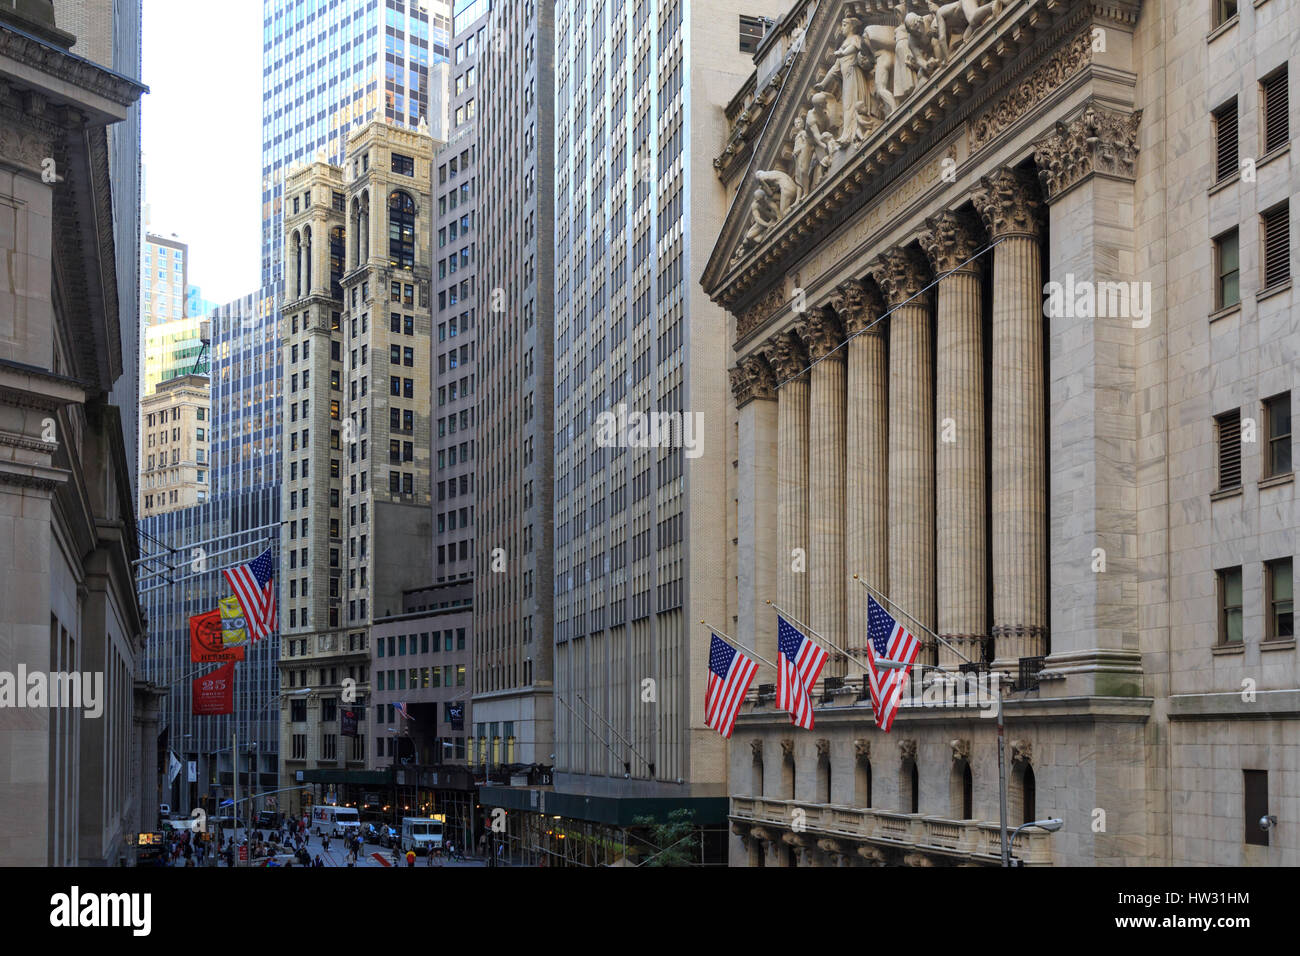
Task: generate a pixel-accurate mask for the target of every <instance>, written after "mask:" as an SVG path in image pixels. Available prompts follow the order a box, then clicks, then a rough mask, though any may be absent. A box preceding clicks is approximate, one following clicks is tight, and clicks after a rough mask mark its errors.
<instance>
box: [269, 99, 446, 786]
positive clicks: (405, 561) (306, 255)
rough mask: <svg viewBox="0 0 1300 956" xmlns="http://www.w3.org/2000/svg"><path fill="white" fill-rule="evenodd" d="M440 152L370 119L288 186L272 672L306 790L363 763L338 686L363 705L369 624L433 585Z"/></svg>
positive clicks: (289, 755) (421, 136)
mask: <svg viewBox="0 0 1300 956" xmlns="http://www.w3.org/2000/svg"><path fill="white" fill-rule="evenodd" d="M436 145H437V144H436V143H435V142H434V140H432V139H431V138H430V137H429V136H428V134H427V133H426V132H425V131H424V130H419V131H410V130H406V129H403V128H401V127H399V126H394V125H390V124H387V123H384V122H379V121H376V122H373V123H370V124H368V125H366V126H364V127H362V128H361V129H360V130H359V131H357V132H356V133H355V134H354V135H353V136H352V137H350V138H349V140H348V146H347V152H346V155H345V157H344V162H343V164H342V165H341V166H339V165H334V164H331V163H328V162H325V161H322V160H317V161H315V162H313V163H311V164H309V165H306V166H303V167H300V168H298V169H295V170H293V171H292V172H291V174H290V175H289V177H288V178H287V180H286V186H287V189H288V192H287V195H286V218H285V247H286V250H287V253H288V255H287V258H286V262H287V263H288V267H289V268H288V273H287V282H286V287H287V289H286V297H285V302H284V305H283V306H282V309H281V314H282V316H283V318H282V319H281V322H282V323H283V330H282V331H283V342H284V344H283V353H284V355H283V357H284V371H283V373H282V374H283V379H282V382H283V395H284V400H285V402H286V403H287V405H286V408H287V413H286V415H285V416H284V429H285V431H284V437H283V440H282V449H281V454H282V455H283V461H284V468H283V472H282V473H283V475H284V483H283V490H282V492H281V501H282V504H283V509H284V514H285V517H286V518H287V521H286V524H285V527H284V528H283V530H282V533H281V553H282V555H283V556H284V558H287V560H285V559H284V558H282V560H281V562H280V568H281V579H280V581H279V587H280V603H279V608H280V627H281V631H282V633H283V635H284V641H285V642H286V643H285V646H286V651H287V653H286V654H285V655H284V657H283V659H282V661H281V668H282V671H283V678H284V679H283V684H284V686H285V687H286V689H287V690H290V691H292V690H293V689H294V688H296V687H304V686H306V687H310V688H312V691H313V693H312V695H311V696H310V697H309V698H306V699H304V700H303V701H295V702H293V703H294V707H293V708H290V709H288V710H286V712H285V719H284V721H283V723H282V740H283V741H284V742H285V744H286V747H285V751H284V753H283V754H282V758H283V759H282V766H283V768H284V771H285V772H293V771H297V770H304V771H306V773H307V774H308V776H307V777H306V778H305V779H307V780H308V782H312V772H313V771H314V770H317V769H320V768H331V767H334V768H337V767H339V766H346V765H348V764H353V765H360V766H364V762H365V759H366V752H365V740H366V735H367V730H366V724H365V722H364V716H365V710H364V705H361V707H360V711H361V714H362V717H363V720H362V722H361V724H360V726H359V727H358V736H357V737H355V738H352V739H351V740H345V739H341V727H340V725H339V723H338V721H337V714H338V710H337V705H338V704H339V703H340V702H341V697H342V687H341V685H342V683H343V681H344V680H345V679H349V678H350V679H351V680H353V681H355V682H356V685H357V686H356V693H357V695H358V697H362V696H364V695H363V693H362V692H363V691H364V690H365V688H366V686H367V684H368V681H369V673H368V672H369V668H370V661H371V658H370V628H371V624H372V622H373V621H374V620H375V619H376V618H379V617H390V616H392V615H394V614H400V613H402V611H403V610H404V604H403V593H404V592H405V591H408V590H411V589H413V588H417V587H421V586H424V585H427V584H428V573H429V567H430V558H429V547H430V542H431V539H432V533H431V524H430V516H431V513H432V512H431V504H432V502H431V495H430V462H429V449H430V445H431V442H430V415H429V412H430V409H429V404H430V395H431V385H430V370H431V360H430V337H431V321H432V319H431V316H432V307H431V278H432V273H431V269H430V244H429V241H428V237H429V236H431V235H432V225H433V215H432V206H433V202H432V196H431V194H430V183H431V181H432V174H431V164H432V161H433V151H434V148H435V146H436ZM403 676H405V675H403ZM331 714H333V715H335V717H334V719H330V717H329V715H331Z"/></svg>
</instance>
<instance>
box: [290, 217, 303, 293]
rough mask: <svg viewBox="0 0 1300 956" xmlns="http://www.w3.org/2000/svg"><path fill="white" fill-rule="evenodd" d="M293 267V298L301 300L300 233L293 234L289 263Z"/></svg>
mask: <svg viewBox="0 0 1300 956" xmlns="http://www.w3.org/2000/svg"><path fill="white" fill-rule="evenodd" d="M289 264H290V265H291V266H293V296H294V298H295V299H300V298H302V233H300V232H295V233H294V234H293V256H292V258H291V260H290V262H289Z"/></svg>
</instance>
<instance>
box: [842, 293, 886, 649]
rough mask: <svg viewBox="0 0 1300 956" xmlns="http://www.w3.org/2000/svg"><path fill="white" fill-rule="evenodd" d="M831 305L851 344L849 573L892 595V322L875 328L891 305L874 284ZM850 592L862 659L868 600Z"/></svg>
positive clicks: (855, 644) (855, 589) (850, 623)
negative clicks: (888, 342) (888, 336)
mask: <svg viewBox="0 0 1300 956" xmlns="http://www.w3.org/2000/svg"><path fill="white" fill-rule="evenodd" d="M831 305H832V306H833V307H834V309H835V311H836V312H837V313H838V315H839V318H840V322H841V323H842V324H843V326H844V333H845V335H846V336H848V337H849V340H848V345H847V346H846V348H845V351H847V353H848V369H847V398H846V436H845V472H846V487H845V495H846V500H845V539H844V562H845V571H846V572H847V574H848V575H850V576H852V575H854V574H856V575H858V576H860V577H861V578H862V580H864V581H866V582H867V583H868V584H870V585H871V586H872V587H873V588H875V589H877V590H878V591H882V592H884V591H888V589H889V387H888V381H889V367H888V358H887V354H886V347H885V323H884V322H881V323H879V324H878V325H875V326H874V327H872V328H870V329H869V330H868V326H872V323H874V322H875V321H876V320H877V319H879V318H880V316H882V315H883V314H884V312H885V304H884V301H883V300H882V299H881V297H880V291H879V289H878V288H877V287H876V285H875V284H874V283H872V282H870V281H859V280H857V279H851V280H849V281H848V282H846V283H844V284H843V285H841V286H840V287H839V288H838V289H837V290H836V292H835V294H834V295H833V296H832V298H831ZM846 586H847V587H848V588H849V591H848V593H847V595H846V600H845V605H846V607H845V619H844V620H845V627H846V628H847V634H846V638H845V640H846V644H847V647H848V651H849V653H850V654H853V655H854V656H855V657H858V658H859V659H863V658H864V657H865V653H866V643H867V641H866V635H867V597H866V594H865V593H864V592H863V590H862V588H861V587H860V586H859V585H857V584H853V583H850V584H848V585H846ZM853 667H854V665H853V663H852V662H851V661H850V662H849V668H850V670H852V669H853Z"/></svg>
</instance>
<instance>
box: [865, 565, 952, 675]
mask: <svg viewBox="0 0 1300 956" xmlns="http://www.w3.org/2000/svg"><path fill="white" fill-rule="evenodd" d="M853 580H855V581H857V582H858V583H859V584H861V585H862V586H863V587H864V588H866V589H867V593H869V594H872V595H874V596H876V597H878V598H880V599H881V600H883V601H888V602H889V604H891V605H893V607H894V609H895V610H896V611H898V613H899V614H901V615H903V617H905V618H907V619H908V620H909V621H911V622H912V623H913V624H915V625H916V626H917V628H918V629H919V630H922V631H925V633H927V634H929V635H930V636H931V637H933V638H934V639H935V640H936V641H938V642H939V643H940V644H942V645H943V646H944V647H946V648H948V650H950V651H952V652H953V653H954V654H956V655H957V656H958V657H960V658H961V659H962V660H964V661H965V662H966V663H967V664H974V663H976V662H975V661H973V660H971V659H970V658H969V657H967V656H966V655H965V654H963V653H962V652H961V651H959V650H957V648H955V647H953V646H952V645H951V644H949V643H948V642H947V641H945V640H944V639H943V638H942V637H941V636H940V635H939V633H938V632H937V631H932V630H930V628H928V627H926V626H925V625H924V624H922V623H921V622H920V621H918V620H917V619H916V618H914V617H912V615H910V614H908V613H907V612H906V611H905V610H903V609H902V608H901V607H899V606H898V605H897V604H895V603H894V602H893V601H891V600H890V599H889V598H888V597H886V596H885V595H884V594H882V593H881V592H880V591H877V590H876V589H875V588H873V587H872V586H871V585H870V584H868V583H867V582H866V581H864V580H862V578H860V577H858V576H857V575H856V574H855V575H853ZM925 666H926V667H930V668H931V669H932V670H940V671H944V673H945V674H951V673H952V671H948V670H944V668H942V667H939V666H937V665H933V664H927V665H925Z"/></svg>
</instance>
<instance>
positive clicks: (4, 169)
mask: <svg viewBox="0 0 1300 956" xmlns="http://www.w3.org/2000/svg"><path fill="white" fill-rule="evenodd" d="M75 39H76V38H75V37H74V36H72V35H71V34H69V33H66V32H65V31H63V30H62V29H60V28H59V27H58V26H57V25H56V22H55V17H54V9H53V6H52V4H51V3H50V2H49V0H23V2H21V3H18V4H9V5H7V6H4V7H0V259H3V260H4V261H5V262H6V263H8V266H7V268H6V269H5V270H4V271H3V277H2V278H0V667H2V668H3V670H4V671H5V672H6V675H5V676H6V680H5V685H6V691H5V701H4V706H0V767H2V768H3V769H2V770H0V824H2V825H3V836H0V858H3V860H4V861H5V863H6V864H8V865H11V866H76V865H86V866H92V865H116V864H118V863H119V862H125V861H126V860H128V859H129V858H130V856H131V854H132V852H133V849H132V848H133V846H134V837H135V834H136V833H137V832H138V831H139V830H140V829H142V828H143V827H144V826H151V825H152V821H153V819H154V818H155V817H156V812H157V811H156V804H154V803H153V802H152V800H153V794H152V791H151V790H150V789H149V788H141V786H140V781H141V780H150V779H152V774H153V773H154V765H155V763H156V751H155V750H154V741H155V739H156V737H157V711H156V695H155V694H154V692H153V689H152V688H150V687H149V686H148V685H147V684H146V683H145V681H143V680H142V679H140V677H139V674H138V670H139V667H138V662H139V659H140V655H141V653H142V651H143V647H144V642H145V622H144V619H143V617H142V616H141V614H140V608H139V605H138V603H137V601H136V597H135V571H134V567H133V562H134V561H135V559H136V557H137V555H138V551H137V547H136V528H135V514H134V500H133V489H132V472H133V469H134V464H135V453H134V424H133V417H132V416H133V414H134V406H133V405H132V406H130V407H129V408H128V409H127V410H125V411H123V410H121V409H119V407H118V406H117V405H115V404H114V402H113V398H112V396H113V393H114V389H115V388H116V387H118V386H119V385H120V380H121V379H122V377H123V376H124V375H129V374H130V372H129V370H130V369H133V368H134V358H135V356H134V353H133V352H132V351H131V348H132V347H131V341H132V336H130V334H129V333H127V334H124V333H125V332H126V330H128V329H129V328H130V326H131V325H132V324H133V323H134V319H135V317H134V315H132V314H123V312H122V310H121V309H120V308H119V306H120V300H119V296H118V285H117V281H118V265H117V259H116V250H115V244H114V213H115V211H116V213H117V215H119V216H121V217H123V220H124V221H125V220H128V219H129V218H130V217H131V216H132V215H133V210H131V209H129V208H128V209H117V210H115V209H114V205H113V195H114V194H113V192H112V190H111V188H110V158H109V154H110V138H111V134H110V130H111V128H112V126H113V125H114V124H116V123H120V122H123V121H124V120H126V119H127V117H128V113H129V109H130V107H131V106H132V104H134V103H135V102H136V101H137V99H138V98H139V97H140V95H141V94H142V93H143V92H144V88H143V87H142V86H140V85H139V84H138V83H136V82H135V81H133V80H131V79H128V78H127V77H125V76H122V75H119V74H117V73H114V72H112V71H110V70H108V69H105V68H102V67H100V66H97V65H95V64H94V63H92V62H90V61H89V60H85V59H83V58H81V57H79V56H75V55H73V54H71V53H69V48H70V47H71V46H72V45H73V42H74V41H75ZM134 387H135V386H134V382H132V383H131V388H130V389H128V390H127V391H128V393H129V394H131V395H132V396H133V393H134ZM37 673H40V674H44V675H49V679H50V680H51V683H50V684H49V685H48V686H49V687H50V688H51V694H52V696H46V695H40V696H35V695H34V694H33V689H34V688H35V687H36V686H38V685H37V684H34V683H33V681H32V676H33V675H34V674H37ZM74 673H75V674H78V675H81V681H80V686H81V689H82V692H83V693H82V694H81V695H79V696H74V692H73V690H72V686H71V685H70V684H69V683H67V682H65V681H63V680H62V679H61V678H60V679H59V681H58V682H57V683H54V682H53V681H54V678H55V677H56V676H59V675H72V674H74ZM15 691H16V693H17V697H15V696H14V695H15ZM86 691H90V695H89V696H86V694H85V692H86ZM56 698H57V699H56Z"/></svg>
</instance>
